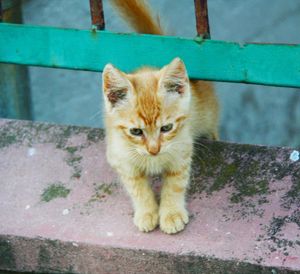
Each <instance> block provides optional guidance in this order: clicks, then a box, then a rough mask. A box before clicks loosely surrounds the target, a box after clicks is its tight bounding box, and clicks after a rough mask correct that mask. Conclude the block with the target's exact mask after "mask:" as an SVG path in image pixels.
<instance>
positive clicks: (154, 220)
mask: <svg viewBox="0 0 300 274" xmlns="http://www.w3.org/2000/svg"><path fill="white" fill-rule="evenodd" d="M121 179H122V182H123V183H124V185H125V187H126V189H127V191H128V193H129V194H130V196H131V199H132V201H133V206H134V219H133V221H134V224H135V225H136V226H137V227H138V229H139V230H140V231H143V232H149V231H151V230H153V229H154V228H156V227H157V225H158V205H157V202H156V200H155V195H154V193H153V191H152V189H151V187H150V185H149V183H148V180H147V177H146V176H145V175H135V176H128V175H122V176H121Z"/></svg>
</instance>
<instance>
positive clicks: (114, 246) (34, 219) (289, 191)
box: [0, 120, 300, 274]
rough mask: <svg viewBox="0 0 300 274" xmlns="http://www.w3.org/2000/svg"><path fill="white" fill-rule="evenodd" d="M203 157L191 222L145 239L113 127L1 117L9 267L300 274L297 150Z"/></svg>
mask: <svg viewBox="0 0 300 274" xmlns="http://www.w3.org/2000/svg"><path fill="white" fill-rule="evenodd" d="M195 152H196V153H195V157H194V164H193V173H192V175H191V184H190V189H189V195H188V208H189V212H190V217H191V218H190V219H191V220H190V223H189V224H188V225H187V227H186V229H185V230H184V231H183V232H181V233H178V234H176V235H166V234H164V233H162V232H161V231H160V230H159V229H156V230H155V231H153V232H150V233H141V232H139V231H138V230H137V229H136V227H135V226H134V224H133V222H132V214H133V212H132V207H131V204H130V200H129V197H128V196H127V194H126V192H125V191H124V189H123V188H122V186H121V184H120V183H119V182H118V177H117V176H116V174H115V173H114V172H113V170H112V169H111V168H110V167H109V165H108V163H107V162H106V159H105V142H104V133H103V131H102V130H100V129H92V128H80V127H74V126H58V125H51V124H45V123H33V122H27V121H12V120H0V270H2V271H15V272H18V273H19V272H38V273H209V274H214V273H222V274H223V273H243V274H244V273H246V274H247V273H271V274H274V273H300V210H299V207H300V161H299V159H298V158H299V156H298V154H297V151H296V150H295V151H294V149H290V148H276V147H265V146H253V145H242V144H231V143H223V142H208V141H202V144H201V145H199V146H197V148H196V149H195ZM159 187H160V182H159V180H156V182H155V183H154V188H155V189H159Z"/></svg>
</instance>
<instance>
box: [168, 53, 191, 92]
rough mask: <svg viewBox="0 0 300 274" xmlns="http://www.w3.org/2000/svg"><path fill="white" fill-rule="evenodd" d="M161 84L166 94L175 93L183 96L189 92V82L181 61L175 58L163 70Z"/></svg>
mask: <svg viewBox="0 0 300 274" xmlns="http://www.w3.org/2000/svg"><path fill="white" fill-rule="evenodd" d="M163 70H164V74H163V78H162V84H163V87H164V89H165V90H166V91H167V92H175V93H178V94H180V95H183V94H184V93H186V92H189V88H188V86H189V80H188V75H187V71H186V68H185V65H184V63H183V61H182V60H181V59H180V58H178V57H177V58H175V59H174V60H173V61H172V62H171V63H170V64H169V65H167V66H165V67H164V68H163Z"/></svg>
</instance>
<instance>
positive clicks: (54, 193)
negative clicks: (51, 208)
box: [41, 184, 71, 202]
mask: <svg viewBox="0 0 300 274" xmlns="http://www.w3.org/2000/svg"><path fill="white" fill-rule="evenodd" d="M70 191H71V190H70V189H68V188H66V187H65V186H64V185H63V184H52V185H50V186H49V187H48V188H46V189H45V190H44V192H43V194H42V195H41V200H42V201H43V202H50V201H51V200H53V199H56V198H66V197H67V196H68V195H69V193H70Z"/></svg>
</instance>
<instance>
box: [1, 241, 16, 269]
mask: <svg viewBox="0 0 300 274" xmlns="http://www.w3.org/2000/svg"><path fill="white" fill-rule="evenodd" d="M2 237H3V236H1V235H0V267H1V268H3V269H14V268H15V267H16V258H15V254H14V250H13V248H12V246H11V243H10V241H8V240H6V239H5V237H3V238H2Z"/></svg>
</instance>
